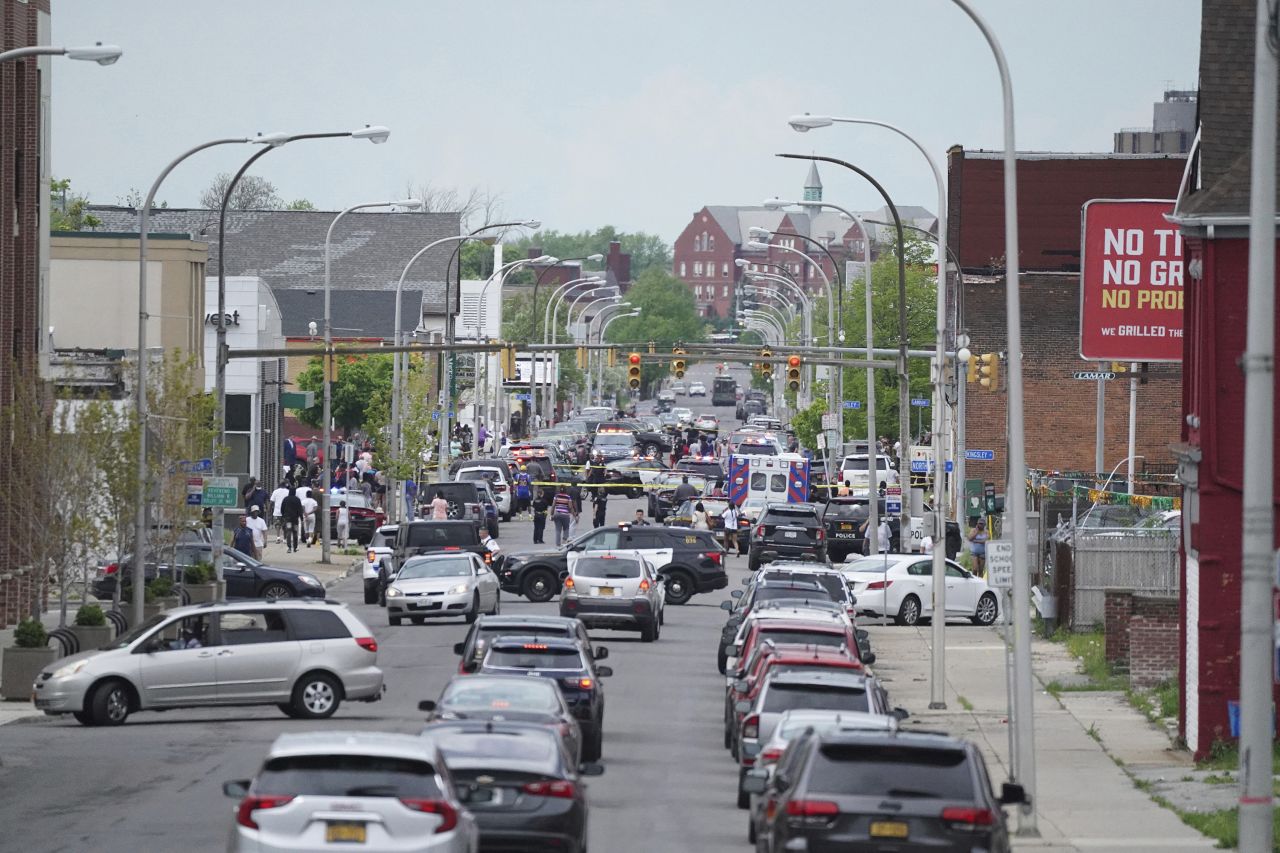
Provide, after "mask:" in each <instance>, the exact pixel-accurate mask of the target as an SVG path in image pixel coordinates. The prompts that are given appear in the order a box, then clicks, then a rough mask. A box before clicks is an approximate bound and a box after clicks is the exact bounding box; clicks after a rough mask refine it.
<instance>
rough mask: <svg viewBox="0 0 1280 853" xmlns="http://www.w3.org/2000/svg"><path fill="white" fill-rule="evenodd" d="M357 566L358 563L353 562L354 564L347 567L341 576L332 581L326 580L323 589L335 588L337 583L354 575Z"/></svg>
mask: <svg viewBox="0 0 1280 853" xmlns="http://www.w3.org/2000/svg"><path fill="white" fill-rule="evenodd" d="M358 565H359V563H358V562H354V563H352V564H351V565H350V566H347V568H346V571H344V572H343V573H342V574H340V575H338V576H337V577H336V578H333V579H331V580H327V581H325V584H324V588H325V589H332V588H333V587H335V586H337V585H338V584H339V583H341V582H342V581H344V580H346V579H347V578H349V577H351V575H353V574H355V571H356V567H357V566H358Z"/></svg>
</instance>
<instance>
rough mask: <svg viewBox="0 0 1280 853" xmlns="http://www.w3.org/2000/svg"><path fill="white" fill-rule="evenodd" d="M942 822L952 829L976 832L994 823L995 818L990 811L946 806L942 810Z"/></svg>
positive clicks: (969, 807) (970, 807)
mask: <svg viewBox="0 0 1280 853" xmlns="http://www.w3.org/2000/svg"><path fill="white" fill-rule="evenodd" d="M942 821H943V823H946V824H948V825H950V827H951V828H952V829H967V830H970V831H976V830H978V829H980V828H982V827H984V826H991V825H993V824H994V823H995V822H996V816H995V815H993V814H992V813H991V810H990V809H979V808H974V807H973V806H948V807H947V808H945V809H943V810H942Z"/></svg>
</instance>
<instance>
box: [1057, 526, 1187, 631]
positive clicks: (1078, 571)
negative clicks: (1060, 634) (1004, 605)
mask: <svg viewBox="0 0 1280 853" xmlns="http://www.w3.org/2000/svg"><path fill="white" fill-rule="evenodd" d="M1072 550H1073V552H1074V553H1073V555H1072V608H1071V627H1072V628H1073V629H1081V628H1088V627H1091V626H1094V625H1101V624H1102V623H1103V619H1104V600H1105V595H1106V590H1108V589H1131V590H1133V591H1134V592H1146V593H1159V594H1163V595H1177V594H1178V531H1176V530H1133V529H1126V528H1114V529H1113V528H1094V529H1085V530H1078V531H1077V532H1076V535H1075V537H1074V541H1073V543H1072ZM1059 615H1060V616H1061V615H1062V614H1059Z"/></svg>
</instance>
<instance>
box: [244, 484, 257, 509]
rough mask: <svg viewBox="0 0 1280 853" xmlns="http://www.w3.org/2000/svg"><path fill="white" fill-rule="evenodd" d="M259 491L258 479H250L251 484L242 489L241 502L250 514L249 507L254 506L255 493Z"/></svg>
mask: <svg viewBox="0 0 1280 853" xmlns="http://www.w3.org/2000/svg"><path fill="white" fill-rule="evenodd" d="M257 490H258V478H257V477H250V478H249V482H247V483H245V484H244V485H243V486H241V487H240V500H241V502H242V503H243V504H244V508H245V511H246V512H248V510H249V507H251V506H253V493H254V492H256V491H257Z"/></svg>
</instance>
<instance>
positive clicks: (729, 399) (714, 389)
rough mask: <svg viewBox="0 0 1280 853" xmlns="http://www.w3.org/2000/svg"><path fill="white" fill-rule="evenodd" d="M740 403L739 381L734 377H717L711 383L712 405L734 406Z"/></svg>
mask: <svg viewBox="0 0 1280 853" xmlns="http://www.w3.org/2000/svg"><path fill="white" fill-rule="evenodd" d="M737 402H738V380H736V379H734V378H733V377H732V376H717V377H716V378H715V380H714V381H713V382H712V383H711V405H713V406H732V405H734V404H736V403H737Z"/></svg>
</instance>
